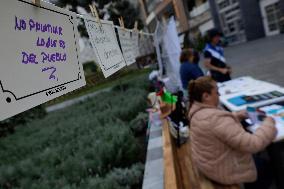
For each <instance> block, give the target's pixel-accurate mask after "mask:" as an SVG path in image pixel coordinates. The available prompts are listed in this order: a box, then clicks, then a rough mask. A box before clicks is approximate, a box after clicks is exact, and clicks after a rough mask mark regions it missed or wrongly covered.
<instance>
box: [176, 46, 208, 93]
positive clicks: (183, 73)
mask: <svg viewBox="0 0 284 189" xmlns="http://www.w3.org/2000/svg"><path fill="white" fill-rule="evenodd" d="M194 60H195V57H194V51H193V50H192V49H185V50H183V51H182V53H181V55H180V63H181V66H180V78H181V82H182V87H183V92H184V95H185V97H188V83H189V82H190V81H191V80H195V79H197V78H199V77H201V76H204V74H203V72H202V70H201V68H200V67H199V66H198V64H197V63H196V62H195V61H194Z"/></svg>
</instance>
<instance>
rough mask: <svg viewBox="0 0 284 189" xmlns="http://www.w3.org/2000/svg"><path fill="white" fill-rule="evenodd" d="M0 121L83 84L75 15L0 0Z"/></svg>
mask: <svg viewBox="0 0 284 189" xmlns="http://www.w3.org/2000/svg"><path fill="white" fill-rule="evenodd" d="M0 23H1V24H2V27H1V28H0V56H1V64H0V111H1V113H0V120H3V119H6V118H8V117H11V116H13V115H16V114H18V113H20V112H23V111H25V110H28V109H30V108H32V107H35V106H37V105H39V104H42V103H44V102H47V101H48V100H51V99H54V98H56V97H59V96H61V95H63V94H66V93H68V92H70V91H73V90H75V89H78V88H80V87H82V86H84V85H85V84H86V83H85V77H84V71H83V68H82V65H81V63H80V62H79V48H78V31H77V21H76V14H74V13H72V12H70V11H67V10H64V9H60V8H59V7H56V6H54V5H52V4H49V3H46V2H41V3H40V6H38V5H35V4H33V3H32V1H27V0H10V1H3V2H1V6H0Z"/></svg>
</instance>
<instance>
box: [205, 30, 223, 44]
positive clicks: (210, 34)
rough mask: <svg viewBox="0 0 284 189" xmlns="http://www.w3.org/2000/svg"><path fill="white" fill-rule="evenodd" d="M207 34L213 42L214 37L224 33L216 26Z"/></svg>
mask: <svg viewBox="0 0 284 189" xmlns="http://www.w3.org/2000/svg"><path fill="white" fill-rule="evenodd" d="M207 36H208V39H209V41H210V42H211V41H212V40H213V38H214V37H216V36H222V33H221V32H220V31H219V30H217V29H215V28H214V29H211V30H209V31H208V32H207Z"/></svg>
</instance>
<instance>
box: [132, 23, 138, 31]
mask: <svg viewBox="0 0 284 189" xmlns="http://www.w3.org/2000/svg"><path fill="white" fill-rule="evenodd" d="M133 30H134V31H135V32H137V31H138V22H137V21H135V23H134V28H133Z"/></svg>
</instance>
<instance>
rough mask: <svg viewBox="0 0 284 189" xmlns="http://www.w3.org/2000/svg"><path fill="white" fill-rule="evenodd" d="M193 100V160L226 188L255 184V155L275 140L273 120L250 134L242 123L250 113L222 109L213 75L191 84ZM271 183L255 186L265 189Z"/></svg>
mask: <svg viewBox="0 0 284 189" xmlns="http://www.w3.org/2000/svg"><path fill="white" fill-rule="evenodd" d="M189 97H190V99H189V101H190V107H189V115H188V118H189V122H190V139H191V148H192V149H191V150H192V159H193V162H194V164H195V165H196V166H197V168H198V169H199V170H200V171H201V172H202V173H203V174H204V175H205V176H207V177H208V178H209V179H211V180H213V181H215V182H218V183H220V184H224V185H233V184H241V183H249V182H254V181H255V180H256V178H257V169H256V168H257V167H256V165H255V163H254V159H253V157H252V154H254V153H256V152H259V151H261V150H263V149H264V148H265V147H267V146H268V145H269V144H270V143H271V142H272V141H273V139H274V138H275V136H276V132H277V131H276V128H275V122H274V120H273V118H271V117H266V118H265V119H264V121H263V123H262V125H261V126H260V127H259V128H258V129H257V130H256V131H255V133H254V134H250V133H248V132H246V131H245V130H244V129H243V127H242V125H241V124H240V121H241V120H243V119H244V118H246V117H247V115H246V112H245V111H241V112H234V113H230V112H227V111H224V110H222V109H220V108H218V104H219V94H218V88H217V84H216V81H214V80H213V79H212V78H211V77H209V76H205V77H200V78H198V79H197V80H195V81H191V82H190V84H189ZM270 184H271V183H268V184H261V185H259V184H258V185H257V184H256V185H254V186H258V187H257V188H258V189H262V188H268V187H269V186H268V185H270ZM265 185H266V186H265Z"/></svg>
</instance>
